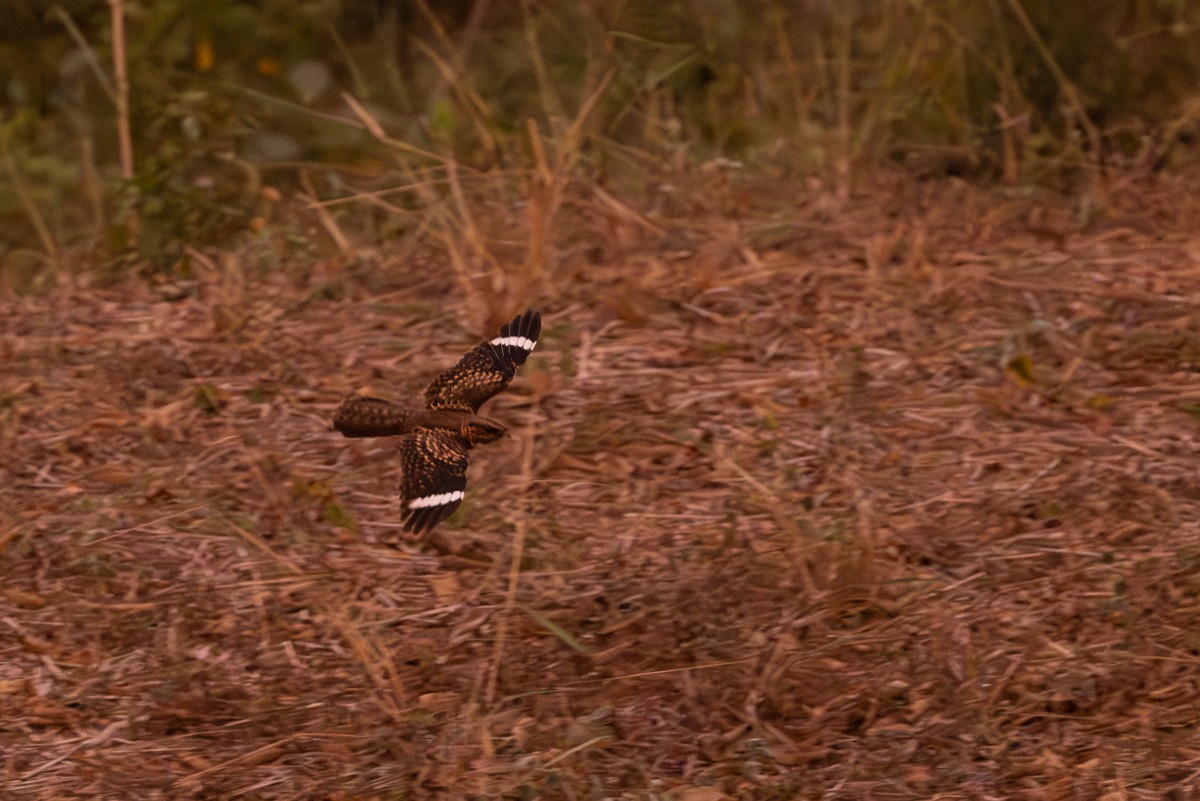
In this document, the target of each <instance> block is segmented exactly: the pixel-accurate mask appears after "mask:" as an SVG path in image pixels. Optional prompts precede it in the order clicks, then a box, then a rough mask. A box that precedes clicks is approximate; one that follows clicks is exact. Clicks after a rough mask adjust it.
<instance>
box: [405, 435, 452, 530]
mask: <svg viewBox="0 0 1200 801" xmlns="http://www.w3.org/2000/svg"><path fill="white" fill-rule="evenodd" d="M400 464H401V469H402V470H403V475H402V477H401V479H400V499H401V503H402V504H403V515H402V519H403V521H404V529H405V530H406V531H411V532H414V533H416V534H424V533H425V532H428V531H431V530H432V529H433V527H434V526H436V525H437V524H438V523H441V522H442V521H443V520H445V519H446V518H447V517H449V516H450V515H452V514H454V510H455V509H457V508H458V506H459V504H461V503H462V500H463V497H464V495H465V494H466V489H467V445H466V444H465V443H464V442H463V441H462V440H461V439H459V438H458V436H457V435H455V434H453V433H451V432H449V431H444V430H441V429H428V428H418V429H417V430H416V431H414V432H413V433H411V434H408V435H407V436H405V437H404V438H403V439H401V440H400Z"/></svg>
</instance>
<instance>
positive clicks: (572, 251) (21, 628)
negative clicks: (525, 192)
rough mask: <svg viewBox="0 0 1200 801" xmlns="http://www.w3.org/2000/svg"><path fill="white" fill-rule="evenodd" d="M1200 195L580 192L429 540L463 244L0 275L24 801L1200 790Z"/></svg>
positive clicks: (9, 658)
mask: <svg viewBox="0 0 1200 801" xmlns="http://www.w3.org/2000/svg"><path fill="white" fill-rule="evenodd" d="M1198 189H1200V184H1197V183H1196V182H1194V181H1191V182H1189V181H1183V180H1175V179H1167V178H1157V179H1139V180H1134V179H1132V178H1130V179H1121V180H1119V181H1117V182H1116V184H1115V186H1114V189H1113V201H1112V202H1113V205H1112V208H1111V209H1110V210H1109V212H1108V214H1107V215H1106V216H1105V217H1104V218H1103V219H1101V220H1100V221H1099V222H1098V223H1097V224H1095V225H1094V226H1092V227H1091V228H1090V229H1088V230H1086V231H1081V230H1080V229H1079V227H1078V225H1077V223H1076V218H1077V211H1076V210H1075V209H1074V208H1073V207H1072V206H1071V205H1070V204H1069V203H1068V202H1066V201H1064V200H1062V199H1060V198H1057V197H1054V196H1050V195H1047V194H1044V193H1039V192H1034V191H1029V190H1008V191H1002V190H981V189H975V188H971V187H968V186H967V185H965V184H961V183H957V182H943V183H925V184H919V183H913V182H912V181H910V180H907V179H904V178H901V177H897V176H887V175H881V176H879V177H877V178H876V179H874V180H872V181H871V182H869V184H868V185H867V186H865V187H864V188H863V189H862V190H861V192H860V193H859V194H857V195H856V196H855V197H854V198H853V199H851V200H850V201H848V202H844V203H843V202H839V201H838V200H837V199H836V198H835V196H834V195H833V194H832V193H829V192H826V191H824V190H822V189H821V188H819V187H811V186H810V187H808V188H800V187H796V186H783V185H779V184H774V185H772V184H770V183H767V182H763V183H758V184H756V183H744V184H743V183H737V184H731V185H729V186H726V187H723V188H720V189H719V191H718V190H713V191H712V192H708V193H704V192H701V191H697V192H696V196H697V197H700V196H701V195H704V200H703V201H701V200H697V201H696V202H695V205H694V207H690V208H689V209H688V210H687V211H686V214H684V213H680V214H679V215H676V216H673V217H670V216H667V215H665V214H664V215H660V216H658V217H655V218H653V219H651V220H648V221H647V222H649V223H652V224H651V225H645V224H642V225H639V224H637V223H636V221H632V222H631V220H630V218H629V217H628V215H625V216H624V217H621V216H614V217H612V218H611V219H610V218H608V217H605V216H604V214H603V213H601V212H599V211H598V212H597V214H596V219H595V228H594V229H593V230H587V231H581V232H580V233H579V235H578V237H577V240H578V241H577V242H576V243H575V244H574V245H572V246H571V248H568V249H567V250H565V251H564V263H565V266H563V267H562V268H561V269H560V270H559V271H558V272H557V273H556V274H555V275H554V276H553V278H552V281H551V282H550V285H549V286H548V287H547V289H546V291H545V292H544V293H543V295H541V296H540V297H537V298H534V299H532V304H533V305H534V306H535V307H539V308H541V309H542V310H543V311H544V313H545V315H546V324H547V331H546V333H545V334H544V337H543V344H542V345H541V346H539V349H538V351H537V352H536V353H535V355H534V358H533V359H532V360H531V361H530V363H529V364H528V365H527V367H526V368H525V369H524V370H523V372H522V374H521V376H520V377H519V378H518V380H517V381H516V382H515V383H514V385H513V388H512V389H511V390H510V391H509V392H508V393H505V394H504V395H502V396H500V397H499V398H498V399H497V400H496V401H493V403H492V405H491V406H490V407H488V408H489V409H490V411H489V412H488V413H489V415H490V416H493V417H496V418H497V419H500V420H502V421H505V422H506V423H507V424H508V425H509V426H510V429H511V430H512V432H513V436H512V437H509V438H507V439H505V440H503V441H502V442H500V443H497V444H496V445H492V446H488V447H486V448H483V449H479V450H476V451H475V452H474V457H473V463H472V472H471V485H470V490H471V492H470V494H469V497H468V500H467V503H466V505H465V507H464V509H463V512H462V513H460V515H459V516H458V517H457V518H456V519H455V520H454V521H453V522H452V524H451V525H448V526H445V527H443V528H442V529H440V530H439V531H440V532H441V533H442V537H441V539H440V542H439V544H440V545H441V548H440V549H434V548H430V547H429V546H427V545H426V546H420V547H415V546H413V545H412V544H409V543H404V541H403V539H402V537H401V536H400V532H399V529H398V526H397V524H396V521H397V518H398V515H397V508H396V500H395V495H396V479H397V476H396V469H397V468H396V463H395V459H394V457H393V455H392V445H391V444H390V443H389V442H388V441H387V440H363V441H349V440H345V439H342V438H341V437H339V436H337V435H336V434H334V433H333V432H331V431H330V430H329V428H328V422H327V420H328V416H329V413H330V411H331V410H332V408H333V407H334V405H335V404H336V402H337V401H338V400H339V399H340V398H341V397H342V396H343V395H344V394H345V393H347V392H350V391H354V390H356V389H361V388H365V387H371V388H373V389H374V390H375V391H378V392H384V393H389V394H391V395H392V396H394V397H396V398H400V399H408V398H415V397H417V394H418V393H419V392H420V390H421V389H422V388H423V386H424V384H425V382H426V381H427V380H428V379H429V378H430V377H431V376H432V375H434V374H435V373H436V372H437V371H439V370H440V369H443V368H445V367H447V366H448V365H449V364H450V363H452V362H453V360H455V359H457V358H458V356H459V355H460V354H461V352H462V351H463V350H464V349H465V348H467V347H469V346H471V345H473V344H474V342H475V341H476V340H477V335H478V334H479V333H481V332H480V331H469V330H466V329H465V328H464V327H463V325H462V324H461V323H460V320H462V319H467V318H465V317H461V316H456V315H461V314H462V312H463V311H464V310H463V309H462V308H461V307H459V306H457V305H456V303H455V301H454V300H453V299H452V298H453V295H452V289H453V284H452V281H451V278H450V277H449V275H447V274H442V273H443V271H441V270H439V269H437V266H436V265H433V266H431V265H426V264H412V263H396V262H395V261H388V260H387V259H386V258H385V259H383V260H382V261H381V263H380V264H379V265H377V266H375V267H372V268H361V269H357V270H352V271H350V272H347V273H345V274H343V275H339V276H334V278H333V279H332V280H333V281H334V283H335V285H336V288H337V289H338V291H339V292H341V297H340V298H338V299H335V300H330V299H327V297H328V296H329V295H330V294H331V292H330V291H329V290H330V285H329V284H328V282H329V280H330V278H329V277H328V276H325V277H322V278H321V279H320V280H318V279H317V278H311V279H307V278H303V277H301V278H297V277H296V276H288V277H284V276H283V275H282V274H278V273H277V274H275V275H274V276H273V277H271V278H252V277H249V276H250V275H251V274H252V271H250V270H248V269H242V268H241V267H240V266H239V265H238V264H237V263H236V262H230V263H229V264H227V265H226V268H224V269H218V270H210V271H208V272H205V273H203V274H202V276H201V278H200V279H199V280H198V281H197V282H196V283H195V284H194V285H193V286H191V287H190V288H189V293H188V294H187V296H186V297H183V298H182V299H178V300H170V301H166V300H158V299H156V298H157V296H156V295H155V294H154V293H153V292H152V291H151V290H150V289H148V288H147V287H145V286H143V285H141V284H136V285H135V284H130V285H121V286H118V287H115V288H109V289H104V290H94V289H91V290H79V291H59V292H56V293H54V294H52V295H49V296H45V297H40V298H23V299H19V300H12V299H10V300H8V301H6V302H4V304H3V308H2V310H0V311H2V314H0V365H2V369H0V447H2V448H3V451H4V456H3V458H2V460H0V481H2V482H3V489H2V490H0V493H2V495H3V498H4V502H3V504H2V505H0V547H2V548H3V551H2V552H0V569H2V571H3V579H2V581H0V753H2V759H0V766H2V771H0V796H2V797H3V798H6V799H8V798H11V799H14V800H17V799H67V798H80V799H118V798H120V799H135V798H136V799H232V798H248V799H328V800H329V801H348V800H349V799H401V798H404V799H432V798H450V799H454V798H513V799H533V798H553V799H601V798H628V799H654V798H661V799H666V798H670V799H674V801H715V799H720V798H726V797H731V798H738V799H764V800H765V799H773V800H774V799H779V800H782V799H790V798H801V799H1031V801H1032V800H1034V799H1045V800H1046V801H1060V800H1063V799H1105V801H1117V800H1118V799H1159V798H1167V799H1197V798H1200V735H1198V734H1197V720H1198V719H1200V461H1198V460H1197V451H1198V448H1200V422H1198V417H1200V314H1198V311H1200V309H1198V305H1197V299H1198V298H1200V192H1198V191H1197V190H1198ZM688 191H691V190H688ZM655 230H658V231H660V233H654V231H655ZM321 282H325V283H324V284H322V283H321ZM332 294H336V293H332ZM389 543H390V544H392V545H398V546H399V547H391V546H389ZM514 552H516V554H517V558H516V559H514V558H513V556H514Z"/></svg>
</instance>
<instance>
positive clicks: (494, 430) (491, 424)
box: [462, 417, 508, 446]
mask: <svg viewBox="0 0 1200 801" xmlns="http://www.w3.org/2000/svg"><path fill="white" fill-rule="evenodd" d="M507 431H508V429H506V428H505V427H504V426H502V425H500V424H499V423H497V422H495V421H494V420H489V419H487V418H486V417H476V418H474V419H473V420H468V421H467V422H465V423H464V424H463V427H462V435H463V437H464V438H465V439H466V440H467V441H468V442H470V443H471V445H472V446H475V445H484V444H486V443H488V442H495V441H496V440H498V439H500V438H501V437H503V436H504V434H505V433H506V432H507Z"/></svg>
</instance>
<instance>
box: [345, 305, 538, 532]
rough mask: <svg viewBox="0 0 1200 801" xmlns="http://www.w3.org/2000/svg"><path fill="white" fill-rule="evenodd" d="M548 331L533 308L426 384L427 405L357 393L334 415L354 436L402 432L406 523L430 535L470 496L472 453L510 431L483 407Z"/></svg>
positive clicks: (402, 468) (403, 493)
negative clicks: (469, 457) (482, 413)
mask: <svg viewBox="0 0 1200 801" xmlns="http://www.w3.org/2000/svg"><path fill="white" fill-rule="evenodd" d="M541 332H542V315H541V313H540V312H535V311H526V312H525V313H524V314H520V315H517V316H516V317H514V318H513V319H512V321H511V322H509V323H506V324H505V325H503V326H501V328H500V335H499V336H497V337H495V338H494V339H491V340H488V341H486V342H482V343H480V344H479V345H478V346H476V347H475V348H474V349H473V350H471V351H469V352H468V353H467V355H465V356H463V357H462V358H461V359H459V361H458V364H456V365H454V366H453V367H451V368H450V369H449V370H447V371H446V372H444V373H442V374H441V375H439V376H438V377H437V378H435V379H434V380H433V383H432V384H430V385H429V386H428V387H426V388H425V408H423V409H414V408H410V407H406V406H401V405H398V404H395V403H391V402H390V401H386V400H383V399H382V398H368V397H363V396H358V395H355V396H351V397H349V398H346V400H344V401H342V405H341V406H339V407H338V409H337V411H336V412H334V414H333V427H334V428H335V429H337V430H338V431H340V432H342V434H344V435H345V436H347V437H389V436H398V437H400V467H401V470H402V477H401V479H400V498H401V502H402V504H403V513H402V518H401V519H402V520H403V523H404V530H405V531H410V532H413V533H415V534H425V533H428V532H430V531H432V530H433V528H434V527H435V526H437V524H438V523H441V522H442V521H443V520H445V519H446V518H448V517H449V516H450V515H452V514H453V513H454V510H455V509H457V508H458V507H459V504H461V503H462V500H463V497H464V496H465V494H466V489H467V453H468V451H470V450H471V448H473V447H474V446H476V445H482V444H485V443H488V442H495V441H496V440H498V439H500V437H502V436H504V432H505V430H506V429H505V428H504V426H502V425H500V424H499V423H497V422H496V421H495V420H489V419H488V418H486V417H480V416H479V407H480V406H482V405H483V404H484V403H486V402H487V400H488V399H489V398H491V397H492V396H493V395H496V394H498V393H499V392H500V391H501V390H503V389H504V388H505V387H506V386H508V384H509V382H510V381H512V380H513V376H515V375H516V374H517V368H518V367H520V366H521V365H522V364H524V363H525V360H526V359H527V358H529V354H530V353H532V352H533V349H534V347H535V346H536V345H537V341H538V335H539V334H541Z"/></svg>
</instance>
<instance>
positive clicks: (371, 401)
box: [333, 395, 408, 437]
mask: <svg viewBox="0 0 1200 801" xmlns="http://www.w3.org/2000/svg"><path fill="white" fill-rule="evenodd" d="M407 417H408V414H407V412H406V410H405V409H404V407H403V406H397V405H396V404H394V403H392V402H390V401H385V400H383V399H382V398H365V397H362V396H360V395H353V396H351V397H349V398H346V399H345V400H344V401H342V405H341V406H339V407H338V408H337V411H336V412H334V413H333V427H334V428H336V429H337V430H338V431H340V432H342V433H343V434H345V435H346V436H347V437H387V436H394V435H396V434H403V433H404V432H405V431H406V430H407V425H406V422H407V420H406V418H407Z"/></svg>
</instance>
